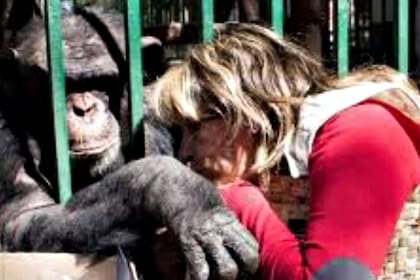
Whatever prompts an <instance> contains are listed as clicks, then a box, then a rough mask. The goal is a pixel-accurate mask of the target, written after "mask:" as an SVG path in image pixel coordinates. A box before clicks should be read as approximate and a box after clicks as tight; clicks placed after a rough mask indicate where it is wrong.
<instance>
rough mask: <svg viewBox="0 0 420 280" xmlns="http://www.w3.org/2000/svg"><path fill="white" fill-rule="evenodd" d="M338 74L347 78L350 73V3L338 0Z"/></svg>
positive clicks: (345, 0) (346, 0)
mask: <svg viewBox="0 0 420 280" xmlns="http://www.w3.org/2000/svg"><path fill="white" fill-rule="evenodd" d="M336 7H337V13H336V14H337V26H336V30H337V37H336V38H337V74H338V76H339V77H343V76H346V75H347V74H348V72H349V1H348V0H337V3H336Z"/></svg>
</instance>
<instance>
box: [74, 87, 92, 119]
mask: <svg viewBox="0 0 420 280" xmlns="http://www.w3.org/2000/svg"><path fill="white" fill-rule="evenodd" d="M72 105H73V112H74V113H75V114H76V115H77V116H80V117H86V116H90V115H92V114H93V113H94V112H95V111H96V108H97V98H96V97H95V96H93V95H92V94H90V93H83V94H76V95H74V96H73V97H72Z"/></svg>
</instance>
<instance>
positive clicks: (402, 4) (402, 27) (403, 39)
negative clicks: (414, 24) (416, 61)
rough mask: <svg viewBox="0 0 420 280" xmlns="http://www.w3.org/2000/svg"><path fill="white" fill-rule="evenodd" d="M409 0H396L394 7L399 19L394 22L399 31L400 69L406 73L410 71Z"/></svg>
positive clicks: (397, 44) (398, 51)
mask: <svg viewBox="0 0 420 280" xmlns="http://www.w3.org/2000/svg"><path fill="white" fill-rule="evenodd" d="M409 2H410V1H409V0H394V7H395V9H396V11H395V12H396V14H397V20H396V21H395V20H394V23H396V24H397V26H396V28H395V30H396V31H397V34H396V36H395V37H396V38H397V42H396V56H397V61H398V63H397V64H398V66H397V67H398V70H399V71H400V72H402V73H404V74H407V73H408V66H409V65H408V64H409V62H408V61H409V51H408V43H409V29H408V22H409V4H410V3H409Z"/></svg>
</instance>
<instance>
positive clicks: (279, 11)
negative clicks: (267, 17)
mask: <svg viewBox="0 0 420 280" xmlns="http://www.w3.org/2000/svg"><path fill="white" fill-rule="evenodd" d="M283 24H284V1H283V0H271V25H272V26H273V30H274V31H275V32H276V33H277V34H279V35H280V36H283V30H284V26H283Z"/></svg>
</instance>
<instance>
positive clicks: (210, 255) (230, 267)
mask: <svg viewBox="0 0 420 280" xmlns="http://www.w3.org/2000/svg"><path fill="white" fill-rule="evenodd" d="M197 240H198V242H199V243H200V245H201V246H202V247H203V249H204V252H205V253H206V255H207V259H208V261H209V263H210V275H211V276H212V279H213V278H214V279H221V280H235V279H237V277H238V266H237V265H236V263H235V261H234V260H233V259H232V257H231V256H230V254H229V252H228V250H227V248H225V246H224V245H223V239H222V237H221V236H220V235H218V234H217V233H216V232H214V231H209V232H207V233H205V234H200V235H198V236H197Z"/></svg>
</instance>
